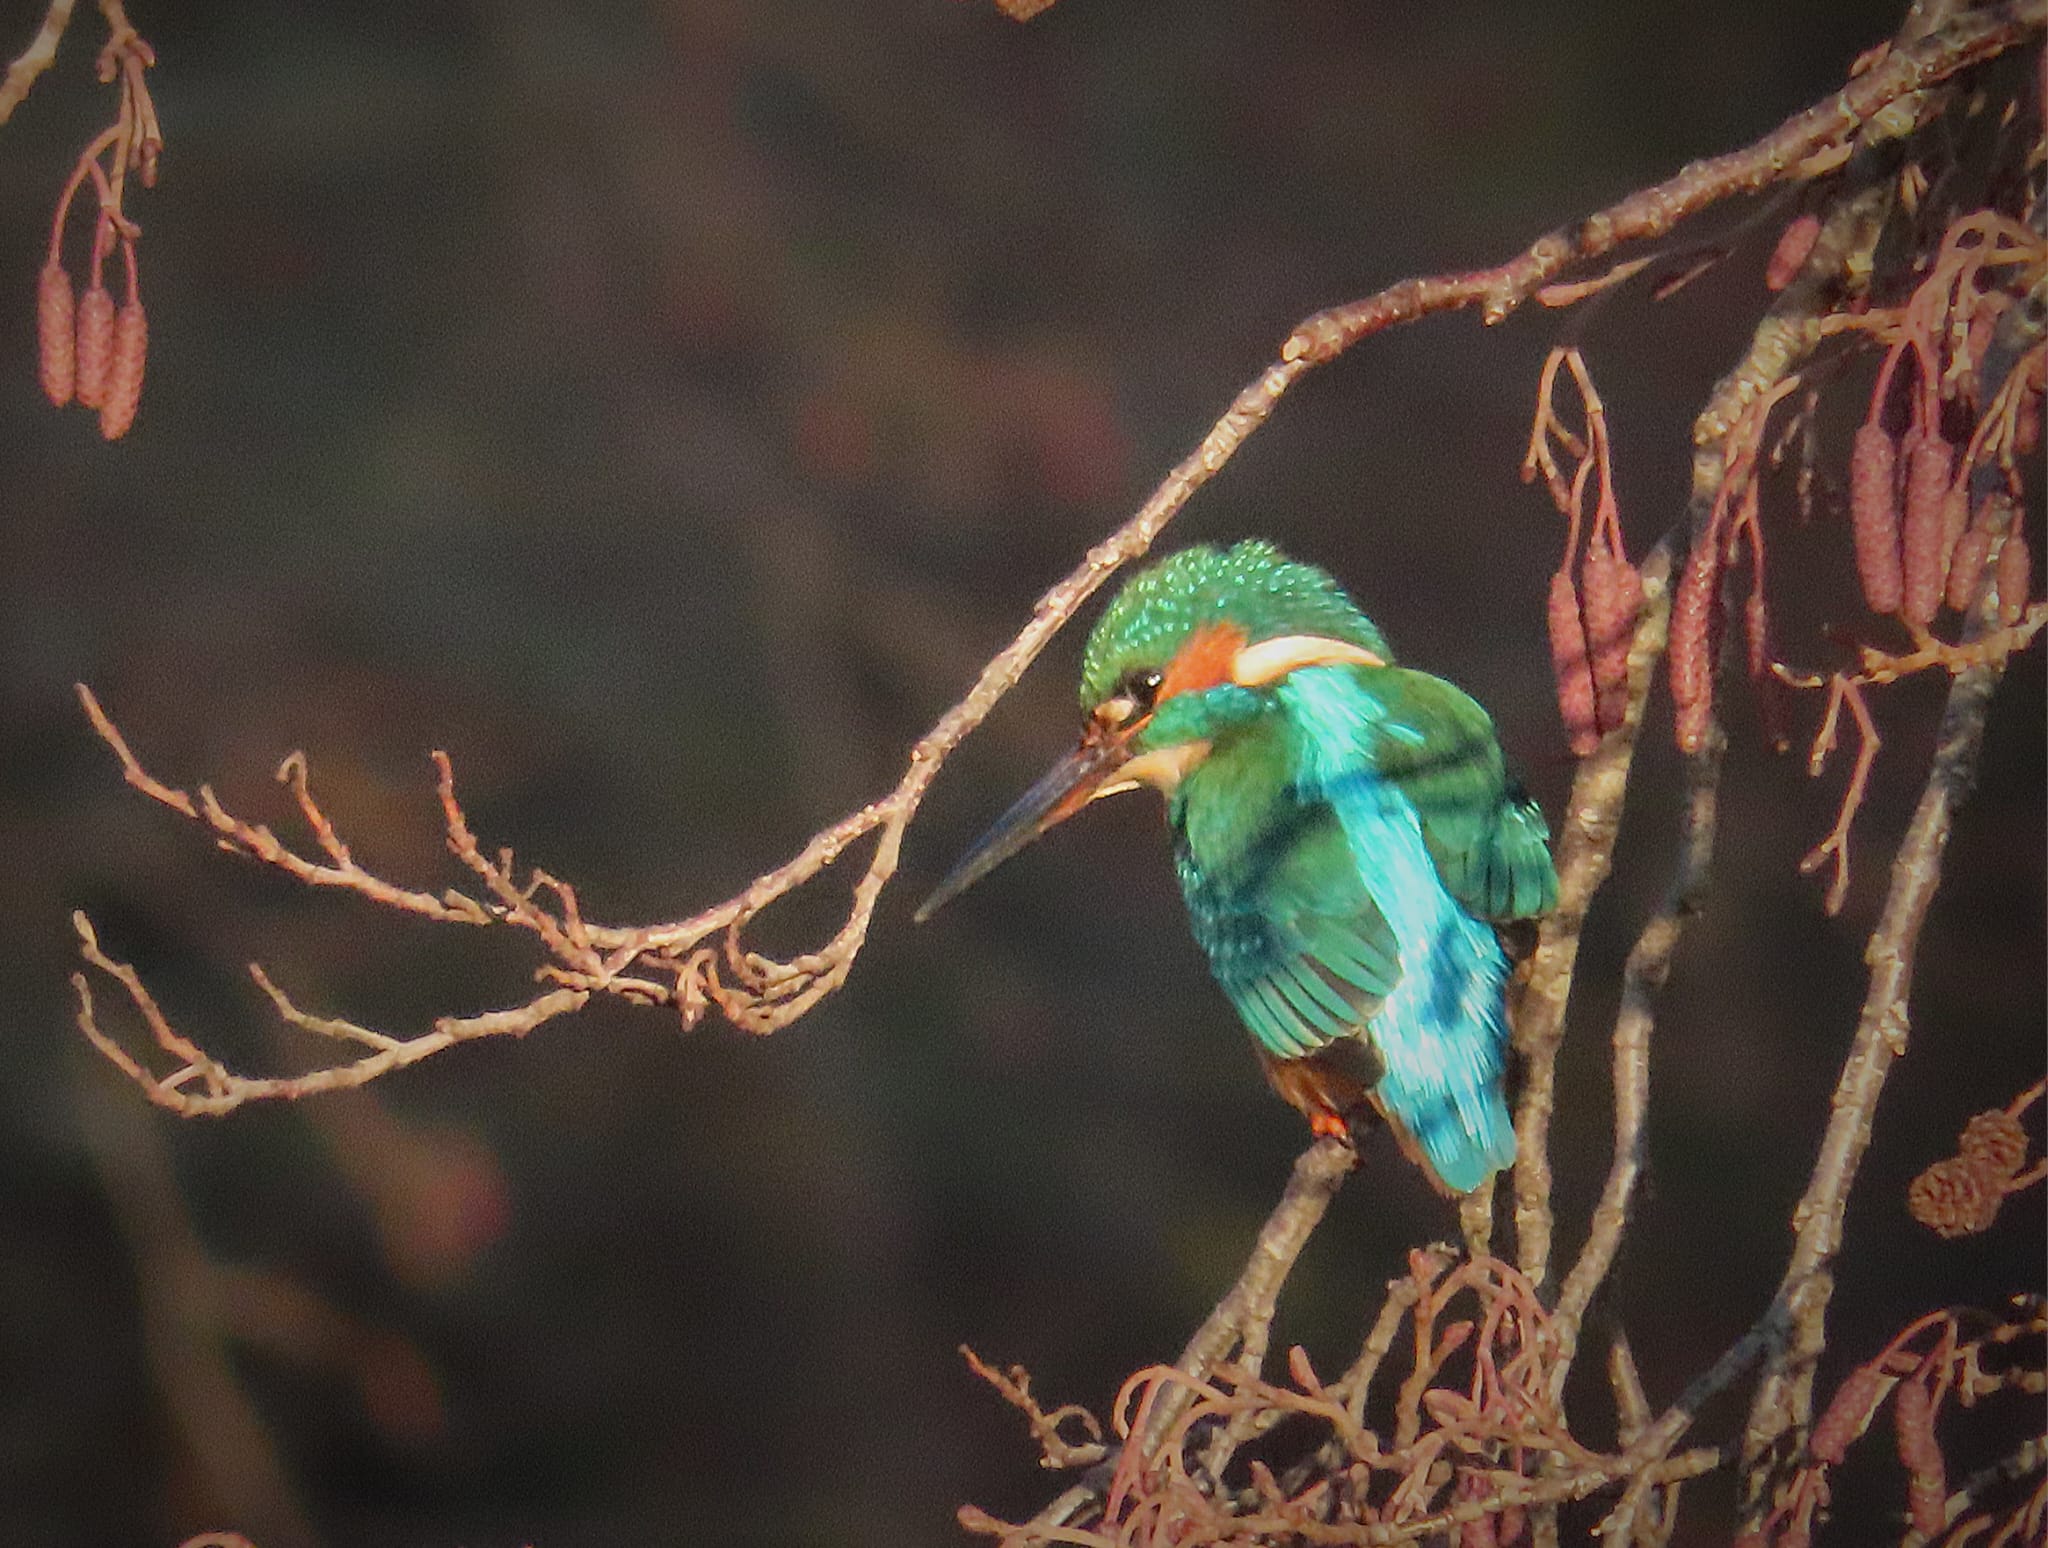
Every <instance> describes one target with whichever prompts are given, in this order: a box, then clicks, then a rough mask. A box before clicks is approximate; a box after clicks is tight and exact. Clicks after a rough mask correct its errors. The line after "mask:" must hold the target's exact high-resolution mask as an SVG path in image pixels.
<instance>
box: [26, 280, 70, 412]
mask: <svg viewBox="0 0 2048 1548" xmlns="http://www.w3.org/2000/svg"><path fill="white" fill-rule="evenodd" d="M76 307H77V302H76V299H75V298H74V296H73V294H72V290H71V276H70V275H69V274H66V273H65V272H64V266H63V265H62V264H61V263H59V262H57V260H56V259H54V258H52V259H51V260H50V261H49V262H48V263H46V264H44V265H43V272H42V273H41V274H40V275H38V276H37V277H36V372H37V375H38V376H39V377H40V378H41V379H42V383H43V395H44V396H45V397H47V398H48V399H49V400H50V401H51V402H52V403H54V404H56V405H57V407H59V408H62V407H63V406H64V405H65V404H67V403H69V402H70V401H71V394H72V393H73V392H74V391H76V390H77V387H78V323H77V318H76Z"/></svg>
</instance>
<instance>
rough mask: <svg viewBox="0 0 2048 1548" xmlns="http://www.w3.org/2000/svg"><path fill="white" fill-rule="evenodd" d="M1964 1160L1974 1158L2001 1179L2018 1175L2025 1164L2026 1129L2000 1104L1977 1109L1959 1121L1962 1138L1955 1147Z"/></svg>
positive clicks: (2026, 1147)
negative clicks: (1979, 1110) (1984, 1109)
mask: <svg viewBox="0 0 2048 1548" xmlns="http://www.w3.org/2000/svg"><path fill="white" fill-rule="evenodd" d="M1956 1148H1957V1149H1958V1150H1960V1151H1961V1152H1962V1154H1963V1159H1964V1160H1966V1161H1974V1162H1975V1163H1976V1164H1977V1165H1978V1166H1979V1167H1981V1168H1982V1169H1983V1170H1984V1171H1986V1172H1989V1173H1991V1174H1992V1175H1993V1176H1995V1177H1997V1178H1999V1179H2000V1180H2001V1181H2004V1180H2008V1179H2011V1178H2014V1177H2017V1176H2018V1175H2019V1171H2020V1168H2021V1167H2023V1166H2025V1165H2026V1164H2027V1150H2028V1148H2029V1147H2028V1144H2027V1131H2026V1129H2025V1128H2024V1127H2023V1126H2022V1125H2021V1123H2020V1121H2019V1119H2017V1118H2015V1117H2013V1115H2012V1114H2011V1113H2009V1112H2007V1111H2006V1110H2005V1109H2004V1108H2002V1107H1994V1108H1993V1109H1992V1110H1991V1111H1990V1112H1988V1113H1979V1114H1978V1115H1977V1116H1976V1117H1974V1118H1972V1119H1971V1120H1970V1121H1969V1122H1968V1123H1966V1124H1964V1125H1963V1138H1962V1142H1961V1143H1960V1144H1959V1145H1958V1146H1957V1147H1956Z"/></svg>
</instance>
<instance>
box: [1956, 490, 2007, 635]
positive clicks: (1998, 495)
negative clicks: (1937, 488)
mask: <svg viewBox="0 0 2048 1548" xmlns="http://www.w3.org/2000/svg"><path fill="white" fill-rule="evenodd" d="M2011 508H2012V502H2011V501H2010V500H2008V499H2007V498H2006V495H2005V493H2004V491H2003V490H1997V489H1994V490H1992V491H1991V493H1989V494H1987V495H1986V496H1984V498H1983V499H1982V500H1979V501H1978V502H1977V514H1976V515H1975V516H1973V517H1972V518H1971V519H1970V525H1969V526H1968V528H1966V529H1965V530H1964V532H1963V535H1962V536H1961V537H1959V538H1957V539H1956V551H1955V552H1954V553H1953V554H1951V555H1950V556H1949V563H1948V605H1949V606H1950V607H1952V608H1954V609H1955V610H1956V611H1957V612H1959V613H1961V612H1967V611H1968V610H1969V607H1970V604H1971V603H1973V602H1975V601H1976V600H1977V593H1978V592H1980V591H1982V590H1983V589H1984V564H1985V561H1986V560H1988V559H1989V558H1990V557H1991V543H1992V539H1993V538H1994V537H1996V536H1997V534H1998V531H1999V529H2000V528H2001V527H2003V526H2005V525H2006V524H2007V523H2008V522H2010V520H2011V519H2012V516H2011Z"/></svg>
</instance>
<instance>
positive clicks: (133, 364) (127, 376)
mask: <svg viewBox="0 0 2048 1548" xmlns="http://www.w3.org/2000/svg"><path fill="white" fill-rule="evenodd" d="M148 353H149V322H148V320H147V319H146V318H145V317H144V316H143V314H142V302H141V301H140V300H137V299H134V298H132V297H131V298H130V299H129V300H126V301H124V302H122V303H121V310H120V311H119V312H117V313H116V314H115V315H114V357H113V359H112V360H111V361H109V362H108V364H107V394H106V401H105V402H104V403H102V404H101V405H100V434H101V435H103V436H105V437H106V438H107V439H108V440H110V441H118V440H120V439H121V437H122V436H124V435H126V434H127V433H128V427H129V426H130V425H132V424H134V423H135V406H136V405H137V404H138V403H140V402H141V401H142V365H143V361H144V359H145V358H146V357H147V355H148Z"/></svg>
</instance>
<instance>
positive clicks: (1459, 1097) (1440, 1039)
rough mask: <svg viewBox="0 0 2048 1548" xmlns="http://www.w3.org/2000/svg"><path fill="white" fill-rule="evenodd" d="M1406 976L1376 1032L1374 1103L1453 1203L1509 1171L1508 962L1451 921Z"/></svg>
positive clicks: (1469, 922)
mask: <svg viewBox="0 0 2048 1548" xmlns="http://www.w3.org/2000/svg"><path fill="white" fill-rule="evenodd" d="M1417 955H1418V956H1420V957H1421V959H1422V962H1421V968H1420V971H1419V972H1411V973H1409V974H1407V975H1405V976H1404V977H1403V979H1402V981H1401V983H1400V984H1399V985H1398V986H1397V987H1396V989H1395V991H1394V993H1393V994H1392V995H1391V996H1389V997H1388V1000H1387V1003H1386V1005H1385V1006H1384V1007H1383V1008H1382V1009H1381V1011H1380V1013H1379V1015H1377V1016H1375V1017H1374V1018H1373V1021H1372V1024H1371V1027H1370V1031H1371V1034H1372V1039H1373V1042H1374V1044H1375V1045H1376V1047H1377V1051H1378V1053H1379V1055H1380V1059H1381V1062H1382V1063H1383V1064H1384V1065H1385V1067H1386V1075H1385V1076H1384V1077H1383V1078H1382V1079H1381V1081H1380V1083H1379V1085H1378V1086H1377V1087H1376V1088H1375V1089H1374V1091H1373V1099H1374V1101H1375V1102H1376V1103H1377V1104H1378V1106H1379V1108H1380V1111H1381V1112H1382V1113H1384V1114H1385V1115H1386V1117H1387V1120H1388V1122H1389V1123H1390V1124H1391V1125H1392V1126H1393V1127H1394V1130H1395V1132H1396V1133H1397V1134H1401V1135H1405V1136H1406V1137H1407V1138H1408V1140H1409V1141H1410V1142H1412V1145H1413V1152H1412V1153H1414V1154H1415V1155H1416V1159H1417V1160H1419V1161H1421V1162H1422V1163H1423V1164H1425V1165H1426V1166H1427V1167H1428V1169H1429V1170H1430V1172H1431V1173H1433V1174H1434V1175H1435V1177H1436V1179H1437V1180H1438V1181H1439V1182H1440V1183H1442V1185H1443V1186H1444V1188H1445V1189H1446V1190H1447V1191H1449V1192H1451V1193H1470V1192H1471V1191H1472V1190H1473V1189H1474V1188H1476V1187H1478V1186H1479V1185H1480V1184H1481V1183H1483V1182H1485V1181H1486V1179H1487V1178H1489V1177H1491V1176H1492V1175H1493V1174H1494V1173H1495V1172H1498V1171H1500V1170H1502V1169H1503V1168H1505V1167H1507V1166H1510V1165H1512V1164H1513V1162H1514V1159H1515V1126H1514V1120H1513V1119H1512V1118H1510V1117H1509V1115H1508V1105H1507V1098H1506V1097H1505V1095H1504V1094H1503V1093H1502V1090H1501V1082H1502V1079H1503V1077H1504V1075H1505V1073H1506V1067H1507V1041H1508V1034H1507V1017H1506V1010H1505V1005H1504V1002H1503V991H1504V988H1505V985H1506V979H1507V958H1506V956H1505V955H1504V954H1503V953H1502V951H1501V948H1500V942H1499V941H1498V940H1496V939H1495V937H1494V934H1493V931H1492V930H1491V929H1489V928H1488V927H1487V926H1485V925H1483V924H1480V923H1479V922H1478V921H1477V920H1474V919H1471V918H1469V917H1467V916H1464V915H1462V914H1458V915H1447V916H1446V917H1445V918H1444V919H1443V921H1442V925H1441V928H1440V933H1439V936H1438V939H1437V941H1436V949H1435V950H1433V951H1431V952H1428V953H1427V954H1421V953H1418V954H1417Z"/></svg>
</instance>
